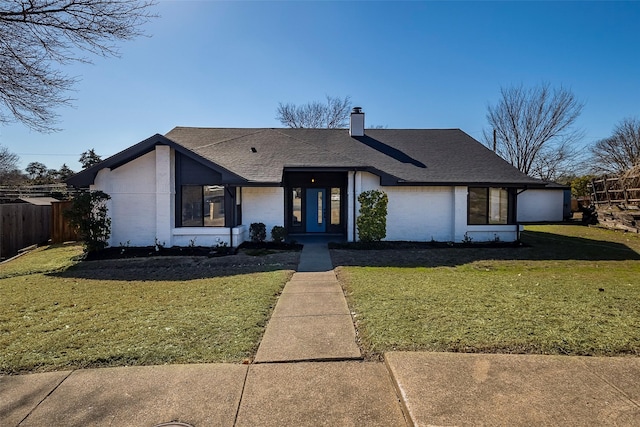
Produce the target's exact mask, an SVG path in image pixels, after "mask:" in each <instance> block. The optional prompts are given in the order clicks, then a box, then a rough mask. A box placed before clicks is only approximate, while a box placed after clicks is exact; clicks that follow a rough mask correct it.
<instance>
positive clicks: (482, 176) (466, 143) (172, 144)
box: [67, 108, 547, 246]
mask: <svg viewBox="0 0 640 427" xmlns="http://www.w3.org/2000/svg"><path fill="white" fill-rule="evenodd" d="M67 182H68V183H69V184H71V185H74V186H76V187H89V186H90V187H91V188H92V189H96V190H101V191H104V192H105V193H107V194H109V195H110V196H111V200H110V201H109V202H108V209H109V215H110V216H111V219H112V234H111V239H110V242H109V243H110V245H112V246H118V245H119V244H125V243H128V244H130V245H134V246H142V245H145V246H146V245H153V244H154V242H156V241H157V242H161V243H163V244H164V245H167V246H174V245H175V246H188V245H189V244H196V245H202V246H208V245H216V244H218V243H221V242H224V243H226V244H228V245H231V246H237V245H239V244H240V243H242V242H243V241H245V240H247V239H248V238H249V225H250V224H251V223H254V222H262V223H264V224H265V225H266V226H267V232H269V231H270V230H271V228H272V227H273V226H276V225H278V226H284V227H285V228H286V229H287V231H288V233H289V234H290V235H296V234H307V233H314V234H329V235H335V236H339V237H342V238H345V239H346V240H348V241H354V240H357V238H358V230H357V227H356V221H355V219H356V217H357V215H358V210H359V204H358V202H357V196H358V195H359V194H360V193H361V192H363V191H367V190H382V191H384V192H386V193H387V195H388V199H389V206H388V216H387V237H386V239H387V240H410V241H431V240H435V241H454V242H460V241H463V240H465V239H468V238H471V239H473V241H475V242H479V241H493V240H500V241H514V240H516V239H517V238H518V233H519V231H520V229H521V227H520V225H519V224H518V221H517V212H518V206H517V205H518V194H520V193H522V192H525V191H529V190H530V189H539V188H540V189H541V188H545V187H546V185H547V184H546V183H545V182H542V181H539V180H537V179H533V178H531V177H528V176H526V175H524V174H522V173H521V172H519V171H518V170H517V169H515V168H514V167H512V166H511V165H509V164H508V163H507V162H505V161H504V160H503V159H501V158H500V157H499V156H497V155H496V154H495V153H493V152H492V151H491V150H489V149H487V148H486V147H485V146H483V145H482V144H481V143H479V142H478V141H476V140H475V139H473V138H471V137H470V136H469V135H467V134H466V133H464V132H463V131H461V130H459V129H366V130H365V125H364V112H362V110H361V109H360V108H354V109H353V111H352V113H351V121H350V128H349V129H272V128H260V129H237V128H233V129H225V128H192V127H176V128H174V129H173V130H171V131H170V132H169V133H167V134H166V135H164V136H163V135H159V134H156V135H154V136H152V137H150V138H148V139H146V140H144V141H142V142H140V143H138V144H136V145H133V146H131V147H129V148H127V149H126V150H124V151H122V152H120V153H118V154H116V155H114V156H112V157H110V158H108V159H106V160H104V161H102V162H101V163H99V164H97V165H94V166H92V167H90V168H88V169H86V170H84V171H82V172H80V173H78V174H76V175H74V176H73V177H71V178H70V179H69V180H68V181H67Z"/></svg>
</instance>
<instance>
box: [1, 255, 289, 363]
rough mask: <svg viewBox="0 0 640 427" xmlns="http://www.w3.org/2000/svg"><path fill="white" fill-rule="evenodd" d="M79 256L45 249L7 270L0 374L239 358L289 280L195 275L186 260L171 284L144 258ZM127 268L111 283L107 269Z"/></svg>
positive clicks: (264, 275) (273, 275)
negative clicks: (147, 265)
mask: <svg viewBox="0 0 640 427" xmlns="http://www.w3.org/2000/svg"><path fill="white" fill-rule="evenodd" d="M80 251H81V248H79V247H77V246H76V247H73V246H61V247H56V248H52V249H39V250H38V251H36V252H34V253H31V254H28V255H25V256H23V257H20V258H18V259H16V260H14V261H12V262H10V263H7V264H4V265H2V266H0V348H2V352H0V373H21V372H33V371H50V370H60V369H72V368H84V367H97V366H123V365H151V364H168V363H202V362H242V361H243V360H245V359H247V358H251V357H252V356H253V355H254V353H255V351H256V349H257V345H258V342H259V340H260V338H261V336H262V333H263V331H264V326H265V323H266V321H267V319H268V317H269V316H270V314H271V311H272V307H273V305H274V304H275V301H276V299H277V295H278V294H279V293H280V291H281V290H282V287H283V286H284V284H285V283H286V281H287V280H288V278H289V277H290V275H291V271H284V270H280V271H267V272H256V273H250V274H232V273H225V274H226V275H220V276H217V277H210V278H198V277H195V275H194V274H192V272H191V271H185V272H183V271H182V270H180V269H181V268H182V269H185V270H193V269H194V265H192V264H188V263H187V264H185V265H184V266H182V267H180V266H178V267H175V268H173V270H171V274H168V273H167V277H169V278H168V279H166V280H164V279H163V277H162V276H163V274H164V273H162V272H161V273H158V268H157V266H155V267H153V269H154V271H153V273H154V274H151V272H150V271H148V269H145V268H143V267H142V265H143V264H142V263H144V261H140V260H130V261H123V260H119V261H116V262H113V261H111V262H110V263H109V262H100V261H97V262H95V261H94V262H90V263H82V264H80V265H76V266H74V264H75V261H73V260H72V258H73V257H74V256H76V255H78V253H79V252H80ZM127 262H132V263H133V264H132V265H133V266H134V267H133V268H131V269H130V272H129V273H128V274H126V275H125V276H127V278H126V279H122V278H121V279H116V280H109V279H105V274H106V273H105V270H106V272H108V271H109V270H110V269H117V270H118V271H119V272H121V270H122V269H123V266H125V268H124V269H126V265H127V264H126V263H127ZM162 262H163V263H164V264H167V263H171V262H172V261H170V260H162ZM205 262H206V261H205ZM114 275H115V272H114ZM136 276H137V277H136ZM118 277H120V276H118Z"/></svg>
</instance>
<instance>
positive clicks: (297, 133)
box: [67, 127, 546, 187]
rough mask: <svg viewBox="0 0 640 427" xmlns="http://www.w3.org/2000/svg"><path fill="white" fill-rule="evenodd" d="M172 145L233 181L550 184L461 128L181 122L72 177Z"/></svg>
mask: <svg viewBox="0 0 640 427" xmlns="http://www.w3.org/2000/svg"><path fill="white" fill-rule="evenodd" d="M156 145H169V146H171V147H172V148H173V149H175V150H176V151H178V152H180V153H181V154H183V155H187V156H189V157H191V158H193V159H195V160H196V161H198V162H200V163H202V164H204V165H205V166H207V167H209V168H211V169H215V170H217V171H218V172H220V173H221V174H222V177H223V180H224V181H225V182H226V183H229V184H234V185H252V184H253V185H268V184H272V185H276V184H280V183H281V182H282V180H283V173H284V172H285V171H286V170H299V169H316V170H324V169H333V170H354V169H357V170H368V171H370V172H372V173H375V174H377V175H378V176H380V180H381V184H382V185H499V186H513V187H544V186H545V185H546V183H545V182H543V181H540V180H537V179H534V178H531V177H529V176H527V175H525V174H523V173H521V172H520V171H518V170H517V169H516V168H514V167H513V166H511V165H510V164H509V163H507V162H506V161H504V160H503V159H502V158H500V157H499V156H498V155H496V154H495V153H493V152H492V151H491V150H489V149H488V148H486V147H485V146H484V145H482V144H481V143H479V142H478V141H476V140H475V139H473V138H472V137H470V136H469V135H467V134H466V133H464V132H463V131H461V130H459V129H367V130H366V131H365V136H363V137H351V136H350V135H349V131H348V130H347V129H272V128H257V129H245V128H231V129H229V128H193V127H176V128H174V129H173V130H171V131H170V132H169V133H167V134H166V135H165V136H162V135H158V134H156V135H154V136H152V137H150V138H147V139H146V140H144V141H142V142H140V143H138V144H136V145H133V146H131V147H129V148H127V149H126V150H124V151H122V152H120V153H117V154H115V155H113V156H111V157H109V158H108V159H105V160H104V161H102V162H100V163H98V164H97V165H94V166H92V167H90V168H89V169H86V170H84V171H82V172H80V173H78V174H76V175H74V176H72V177H71V178H69V179H68V180H67V183H69V184H71V185H74V186H77V187H86V186H88V185H90V184H92V183H93V181H94V179H95V176H96V174H97V173H98V171H99V170H100V169H102V168H111V169H115V168H117V167H119V166H120V165H122V164H124V163H127V162H129V161H131V160H133V159H135V158H136V157H139V156H141V155H143V154H146V153H148V152H150V151H152V150H153V149H154V148H155V146H156Z"/></svg>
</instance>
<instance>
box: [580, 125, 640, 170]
mask: <svg viewBox="0 0 640 427" xmlns="http://www.w3.org/2000/svg"><path fill="white" fill-rule="evenodd" d="M591 154H592V156H593V159H592V167H593V169H594V172H596V173H612V174H620V173H624V172H626V171H628V170H630V169H631V168H633V167H634V166H638V165H640V120H638V119H637V118H631V117H628V118H626V119H623V120H621V121H620V122H619V123H618V124H617V125H616V126H615V128H614V129H613V135H611V136H610V137H608V138H604V139H601V140H599V141H596V143H595V144H594V145H593V146H592V147H591Z"/></svg>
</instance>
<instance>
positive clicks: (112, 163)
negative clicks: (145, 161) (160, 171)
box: [65, 133, 248, 188]
mask: <svg viewBox="0 0 640 427" xmlns="http://www.w3.org/2000/svg"><path fill="white" fill-rule="evenodd" d="M157 145H166V146H169V147H171V148H173V149H174V150H175V151H176V152H178V153H180V154H182V155H184V156H187V157H189V158H191V159H193V160H195V161H197V162H198V163H201V164H203V165H204V166H206V167H208V168H210V169H213V170H215V171H216V172H219V173H220V174H221V175H222V179H223V181H224V182H225V183H229V184H232V183H233V184H244V183H247V182H248V181H247V180H246V179H245V178H243V177H241V176H239V175H237V174H235V173H233V172H231V171H229V170H227V169H225V168H223V167H221V166H220V165H217V164H215V163H213V162H212V161H211V160H208V159H205V158H204V157H202V156H200V155H198V154H196V153H194V152H193V151H191V150H189V149H187V148H184V147H183V146H181V145H180V144H177V143H176V142H174V141H172V140H170V139H169V138H167V137H166V136H163V135H160V134H158V133H157V134H155V135H153V136H150V137H149V138H147V139H145V140H144V141H141V142H139V143H137V144H135V145H132V146H131V147H129V148H127V149H125V150H123V151H121V152H119V153H117V154H114V155H113V156H111V157H109V158H107V159H105V160H103V161H101V162H100V163H96V164H95V165H93V166H91V167H89V168H87V169H85V170H83V171H80V172H78V173H77V174H75V175H73V176H71V177H70V178H68V179H67V180H66V181H65V182H66V183H67V184H69V185H72V186H74V187H77V188H86V187H89V186H90V185H92V184H93V183H94V182H95V179H96V175H97V174H98V172H100V171H101V170H102V169H106V168H108V169H111V170H113V169H117V168H119V167H120V166H122V165H124V164H126V163H129V162H131V161H132V160H135V159H137V158H138V157H141V156H144V155H145V154H147V153H150V152H151V151H153V150H155V147H156V146H157Z"/></svg>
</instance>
